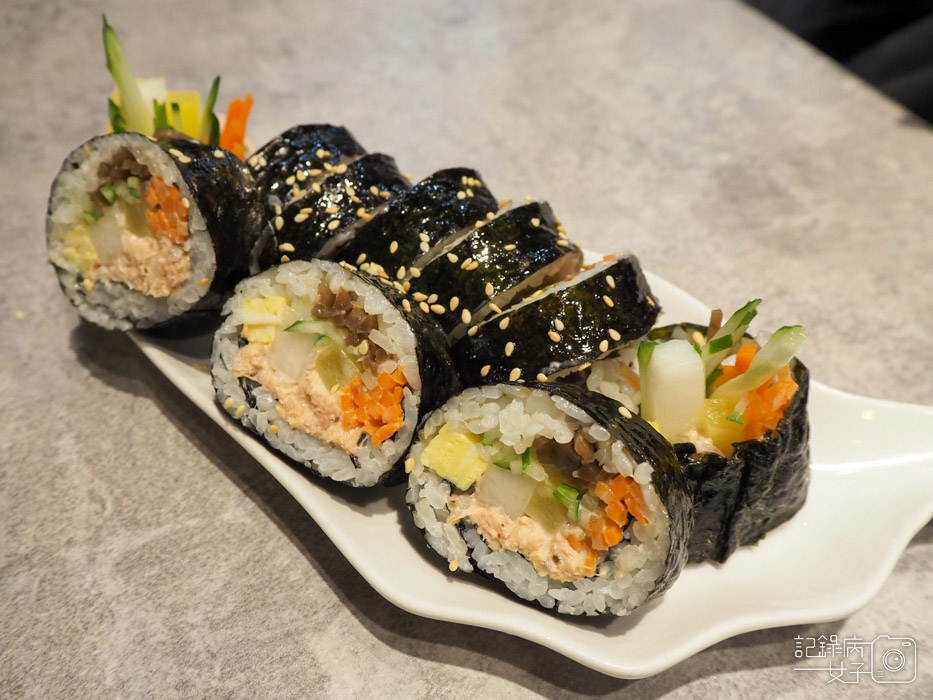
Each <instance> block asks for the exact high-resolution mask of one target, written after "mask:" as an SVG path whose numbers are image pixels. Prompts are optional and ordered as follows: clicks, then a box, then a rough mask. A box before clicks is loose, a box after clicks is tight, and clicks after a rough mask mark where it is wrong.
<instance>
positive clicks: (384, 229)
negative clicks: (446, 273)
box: [335, 168, 498, 280]
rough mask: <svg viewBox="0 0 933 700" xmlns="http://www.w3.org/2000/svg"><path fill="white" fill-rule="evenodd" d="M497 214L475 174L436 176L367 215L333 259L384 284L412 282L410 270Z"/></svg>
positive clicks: (455, 170)
mask: <svg viewBox="0 0 933 700" xmlns="http://www.w3.org/2000/svg"><path fill="white" fill-rule="evenodd" d="M497 210H498V204H497V202H496V200H495V198H494V197H493V196H492V193H491V192H490V191H489V190H488V189H487V188H486V186H485V185H484V184H483V183H482V181H481V180H480V178H479V173H477V172H476V171H474V170H469V169H467V168H451V169H449V170H441V171H439V172H436V173H434V174H433V175H431V176H429V177H427V178H425V179H424V180H422V181H421V182H419V183H417V184H416V185H415V186H414V187H412V188H411V189H410V190H408V191H407V192H403V193H401V194H400V195H398V196H397V197H394V198H392V199H390V200H389V201H388V204H387V205H386V206H385V207H384V208H383V209H381V210H379V211H377V212H375V213H373V214H372V219H371V220H370V221H367V222H366V223H365V224H364V225H362V226H360V227H359V228H357V229H356V231H355V232H354V235H353V238H352V239H350V240H349V241H348V242H347V244H346V245H345V246H344V247H343V248H341V249H340V250H339V251H338V252H337V254H336V255H335V259H336V260H341V261H343V262H347V263H349V264H351V265H355V266H356V267H359V268H360V269H361V270H363V271H365V272H368V273H369V274H376V275H380V276H383V277H387V278H389V279H398V280H402V279H406V278H407V277H413V276H417V275H418V274H419V273H420V270H419V269H418V268H417V267H415V266H416V265H421V264H426V263H427V262H428V261H429V260H430V259H431V255H432V253H435V252H437V250H438V249H439V248H440V247H442V246H443V245H444V244H445V243H447V242H449V241H450V240H451V239H452V237H453V236H454V235H455V234H456V233H457V232H459V231H461V230H462V229H464V228H465V227H468V226H474V225H476V224H477V223H480V222H482V221H486V215H487V214H489V213H490V212H492V213H493V215H495V212H496V211H497ZM412 267H415V270H412V269H411V268H412Z"/></svg>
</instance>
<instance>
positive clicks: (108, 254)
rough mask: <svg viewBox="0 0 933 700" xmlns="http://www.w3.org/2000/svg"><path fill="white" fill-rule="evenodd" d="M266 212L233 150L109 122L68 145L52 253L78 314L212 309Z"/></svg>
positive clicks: (167, 315)
mask: <svg viewBox="0 0 933 700" xmlns="http://www.w3.org/2000/svg"><path fill="white" fill-rule="evenodd" d="M263 221H264V217H263V213H262V206H261V203H260V200H259V196H258V191H257V189H256V186H255V184H254V183H253V180H252V177H251V176H250V174H249V171H248V170H247V168H246V166H245V165H244V164H243V162H242V161H240V160H239V159H238V158H236V157H235V156H234V155H232V154H231V153H228V152H226V151H223V150H221V149H218V148H215V147H211V146H205V145H203V144H200V143H196V142H193V141H187V140H168V141H161V142H155V141H154V140H153V139H151V138H149V137H147V136H143V135H141V134H133V133H120V134H109V135H105V136H98V137H96V138H93V139H91V140H90V141H88V142H87V143H85V144H83V145H81V146H79V147H78V148H76V149H75V150H74V151H72V153H71V154H70V155H69V156H68V157H67V158H66V159H65V161H64V163H63V164H62V167H61V170H60V171H59V173H58V175H57V177H56V178H55V181H54V182H53V183H52V190H51V194H50V196H49V206H48V216H47V219H46V239H47V246H48V258H49V261H50V262H51V263H52V265H53V266H54V267H55V270H56V272H57V274H58V279H59V282H60V284H61V286H62V290H63V291H64V293H65V295H66V296H67V297H68V299H69V300H70V301H71V302H72V304H74V306H75V307H76V308H77V310H78V312H79V313H80V314H81V315H82V316H83V317H84V318H86V319H87V320H89V321H92V322H94V323H96V324H98V325H101V326H103V327H105V328H116V329H120V330H128V329H131V328H149V327H152V326H157V325H160V324H164V323H166V322H169V321H173V320H175V319H178V318H179V317H181V316H183V315H184V316H187V317H190V314H191V313H192V312H197V311H210V310H216V309H219V308H220V306H221V305H222V303H223V300H224V299H225V298H226V296H228V295H229V293H230V291H232V289H233V286H234V285H235V284H236V283H237V282H238V281H239V280H240V279H242V278H243V277H245V276H246V275H247V274H249V271H250V270H249V263H250V259H251V256H252V255H253V254H254V253H255V249H256V246H257V245H258V244H259V243H258V242H259V239H260V235H261V232H262V229H263Z"/></svg>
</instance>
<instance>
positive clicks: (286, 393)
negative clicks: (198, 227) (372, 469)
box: [234, 284, 408, 452]
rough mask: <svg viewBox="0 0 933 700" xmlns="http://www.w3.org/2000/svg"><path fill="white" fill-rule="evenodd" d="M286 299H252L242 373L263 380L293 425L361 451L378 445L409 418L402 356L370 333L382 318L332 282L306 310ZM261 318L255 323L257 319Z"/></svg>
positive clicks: (236, 368) (246, 306) (237, 371)
mask: <svg viewBox="0 0 933 700" xmlns="http://www.w3.org/2000/svg"><path fill="white" fill-rule="evenodd" d="M301 304H302V302H301V301H298V300H295V301H294V305H293V303H292V302H290V301H289V300H287V299H286V298H285V297H265V298H257V299H247V300H246V301H245V302H244V304H243V306H244V315H245V316H247V317H248V318H249V319H250V322H247V323H244V324H243V330H242V331H241V336H242V338H243V339H244V341H245V344H244V345H243V346H242V347H241V348H240V352H239V353H238V355H237V359H236V362H235V366H234V373H235V374H236V376H238V377H242V378H247V379H251V380H253V381H256V382H258V383H259V384H261V385H262V386H263V387H265V388H266V390H267V391H268V392H269V393H270V394H271V395H272V397H273V398H274V399H275V401H276V405H275V411H276V414H277V415H278V416H279V418H281V419H282V420H283V421H285V422H286V423H287V424H288V425H290V426H291V427H293V428H295V429H297V430H300V431H303V432H305V433H308V434H310V435H313V436H315V437H317V438H319V439H321V440H323V441H325V442H328V443H330V444H333V445H336V446H339V447H340V448H342V449H344V450H346V451H347V452H355V451H356V449H357V447H358V446H359V444H360V443H361V441H362V440H363V439H369V441H370V442H371V443H372V445H373V446H376V447H378V446H379V445H380V444H382V443H383V442H384V441H386V440H388V439H390V438H391V437H392V436H393V435H395V433H396V432H398V430H399V429H400V428H401V427H402V425H403V423H404V411H403V409H402V401H403V399H404V397H405V393H406V387H407V386H408V381H407V379H406V377H405V374H404V372H403V370H402V368H401V367H400V366H399V365H398V362H397V358H395V357H392V356H390V355H389V353H388V352H386V351H385V349H383V348H382V347H380V346H378V345H377V344H375V343H370V342H369V340H368V337H369V335H370V333H372V332H373V331H374V330H375V329H376V328H377V325H378V320H377V319H376V318H375V317H374V316H373V315H371V314H368V313H366V312H365V311H364V310H363V308H362V303H361V301H360V300H359V299H358V298H357V295H356V294H355V293H353V292H349V291H347V290H344V289H340V290H339V291H338V292H336V293H334V292H333V291H331V289H330V288H329V287H328V286H327V285H326V284H321V285H320V287H319V289H318V299H317V301H316V302H314V303H313V304H310V305H307V304H306V305H307V306H308V308H301ZM253 320H255V321H256V322H252V321H253Z"/></svg>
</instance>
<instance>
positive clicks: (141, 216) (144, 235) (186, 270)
mask: <svg viewBox="0 0 933 700" xmlns="http://www.w3.org/2000/svg"><path fill="white" fill-rule="evenodd" d="M96 176H97V177H96V178H95V184H94V186H93V189H91V190H90V191H88V192H86V195H87V201H86V202H85V203H86V207H85V208H84V209H83V210H82V211H81V212H80V217H79V218H78V220H77V221H74V222H72V225H71V226H70V228H68V229H67V230H66V231H65V233H64V237H63V240H62V250H61V254H62V257H63V258H64V259H65V260H66V261H67V262H68V263H70V264H71V265H72V266H73V267H74V268H75V269H76V270H77V271H78V272H79V273H80V274H81V275H82V276H83V278H84V282H83V284H84V286H85V288H86V289H88V290H90V289H92V288H93V287H94V285H96V284H97V283H98V282H103V283H105V284H111V283H119V284H124V285H126V286H127V287H129V288H130V289H133V290H135V291H138V292H140V293H142V294H144V295H146V296H150V297H154V298H165V297H168V296H169V295H171V294H172V293H173V292H174V291H176V290H177V289H179V288H180V287H182V286H183V285H184V284H185V283H186V282H188V280H189V278H190V276H191V256H190V247H191V243H190V240H189V232H188V209H189V206H190V203H189V202H188V200H187V199H186V198H185V197H183V196H182V194H181V192H180V190H179V189H178V187H177V186H176V185H175V184H172V183H169V182H167V181H166V180H164V179H163V178H162V177H159V176H158V175H155V174H153V173H152V172H150V169H149V168H148V167H147V166H146V165H144V164H142V163H140V162H139V161H138V160H137V159H136V158H135V157H134V155H133V154H132V153H131V151H130V149H129V148H128V147H126V146H123V147H120V148H119V149H117V150H116V151H115V152H114V153H113V154H112V155H111V156H110V157H109V158H108V159H107V160H106V161H104V162H101V163H100V164H99V165H98V166H97V170H96Z"/></svg>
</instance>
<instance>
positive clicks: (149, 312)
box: [46, 133, 216, 330]
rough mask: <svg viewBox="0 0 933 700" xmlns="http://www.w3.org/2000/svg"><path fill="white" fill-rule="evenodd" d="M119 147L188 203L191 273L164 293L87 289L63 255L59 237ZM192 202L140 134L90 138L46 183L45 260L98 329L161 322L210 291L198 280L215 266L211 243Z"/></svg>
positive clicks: (87, 202)
mask: <svg viewBox="0 0 933 700" xmlns="http://www.w3.org/2000/svg"><path fill="white" fill-rule="evenodd" d="M122 147H126V148H128V149H129V150H130V152H131V153H132V154H133V157H135V158H136V160H137V161H139V162H140V163H142V164H143V165H145V166H147V167H148V168H149V172H151V173H152V174H153V175H154V176H157V177H160V178H162V179H163V180H165V182H166V183H169V184H172V185H175V186H176V187H177V188H178V189H179V191H180V192H181V196H182V197H184V198H186V199H187V200H188V201H189V202H191V203H192V205H191V207H190V208H189V209H188V233H189V237H188V239H187V240H186V241H185V243H184V253H183V254H185V255H188V256H190V258H191V272H190V275H189V277H188V280H187V281H186V282H185V283H184V284H182V285H181V286H180V287H178V288H177V289H175V290H174V291H173V292H172V293H171V294H169V295H168V296H167V297H163V298H156V297H151V296H148V295H146V294H143V293H142V292H139V291H137V290H135V289H131V288H130V287H128V286H126V285H125V284H120V283H111V282H107V281H105V280H100V281H99V282H97V283H96V284H95V285H94V286H93V287H91V289H90V290H88V289H87V288H85V287H84V285H83V284H81V283H80V282H79V277H81V276H82V275H81V273H80V271H79V270H78V269H77V267H76V266H75V264H74V263H72V262H71V261H69V260H67V259H66V258H65V256H64V252H63V249H64V239H65V236H66V235H67V234H68V232H69V231H70V230H71V229H73V228H74V227H75V225H76V224H78V223H80V222H81V221H83V219H82V212H84V211H85V210H87V209H90V208H91V207H92V206H93V205H92V204H91V199H90V195H89V192H90V191H93V190H95V189H97V185H98V183H99V182H100V178H98V176H97V167H98V166H99V165H100V164H101V163H106V162H108V161H110V160H111V159H112V158H113V155H114V153H116V151H117V150H119V149H120V148H122ZM194 202H195V199H194V197H193V195H192V193H191V191H190V189H189V188H188V185H187V184H185V181H184V179H183V178H182V177H181V174H180V173H179V171H178V167H177V166H176V165H175V162H174V160H173V159H172V156H171V155H169V154H168V153H167V152H166V151H165V150H163V149H162V148H161V147H160V146H158V145H157V144H156V143H154V142H153V141H151V140H150V139H149V138H147V137H146V136H142V135H141V134H131V133H128V134H111V135H109V136H107V137H99V138H96V139H92V141H90V142H88V143H87V144H84V145H82V146H80V147H78V148H76V149H75V150H74V151H72V153H71V154H70V155H69V156H68V158H66V159H65V162H64V164H63V165H62V169H61V171H60V172H59V174H58V176H57V177H56V178H55V182H54V183H53V185H52V193H51V195H50V199H49V216H48V219H47V221H46V234H47V245H48V258H49V261H50V262H51V263H52V264H53V265H54V266H55V268H56V271H57V272H58V279H59V282H60V283H61V286H62V290H63V291H64V293H65V295H66V296H67V297H68V299H69V300H70V301H71V303H72V304H74V305H75V307H76V308H77V310H78V312H79V313H80V314H81V315H82V316H83V317H84V318H86V319H87V320H89V321H92V322H93V323H96V324H97V325H99V326H103V327H104V328H115V329H118V330H129V329H131V328H147V327H149V326H153V325H156V324H158V323H162V322H164V321H167V320H168V319H170V318H173V317H175V316H178V315H180V314H182V313H184V312H185V311H187V310H188V309H190V308H191V307H192V306H194V305H195V304H196V303H197V302H198V300H199V299H201V297H203V296H204V294H205V293H206V292H207V291H208V290H209V289H210V285H209V284H206V285H202V284H201V283H200V282H201V280H202V279H204V278H207V279H208V280H212V279H213V277H214V271H215V269H216V258H215V256H214V247H213V245H212V243H211V238H210V235H209V234H208V232H207V226H206V224H205V223H204V218H203V217H202V216H201V212H200V211H198V208H197V207H196V206H194Z"/></svg>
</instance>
